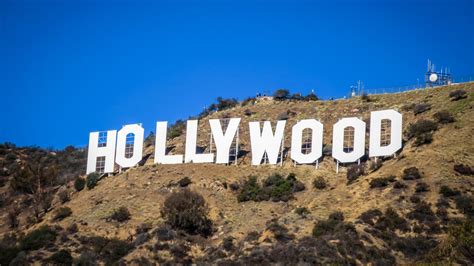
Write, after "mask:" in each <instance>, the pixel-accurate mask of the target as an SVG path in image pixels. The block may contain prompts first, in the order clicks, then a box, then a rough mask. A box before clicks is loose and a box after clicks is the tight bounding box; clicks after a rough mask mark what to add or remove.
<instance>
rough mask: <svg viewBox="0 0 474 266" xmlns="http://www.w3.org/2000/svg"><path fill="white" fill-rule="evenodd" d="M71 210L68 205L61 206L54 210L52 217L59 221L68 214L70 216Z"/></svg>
mask: <svg viewBox="0 0 474 266" xmlns="http://www.w3.org/2000/svg"><path fill="white" fill-rule="evenodd" d="M71 214H72V210H71V208H69V207H61V208H59V209H57V210H56V214H55V215H54V217H53V220H54V221H61V220H63V219H65V218H67V217H69V216H71Z"/></svg>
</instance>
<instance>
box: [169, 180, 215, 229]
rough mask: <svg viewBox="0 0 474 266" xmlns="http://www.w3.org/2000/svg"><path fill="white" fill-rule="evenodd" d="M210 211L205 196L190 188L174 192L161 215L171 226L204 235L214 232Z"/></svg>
mask: <svg viewBox="0 0 474 266" xmlns="http://www.w3.org/2000/svg"><path fill="white" fill-rule="evenodd" d="M208 212H209V209H208V206H207V203H206V201H205V200H204V198H203V197H202V196H201V195H200V194H198V193H197V192H194V191H190V190H188V189H184V190H181V191H177V192H173V193H172V194H171V195H169V196H168V197H167V198H166V200H165V202H164V204H163V207H162V209H161V215H162V216H163V218H164V219H165V221H166V222H167V223H168V224H169V225H170V226H171V227H173V228H175V229H179V230H183V231H186V232H188V233H190V234H200V235H203V236H209V235H211V234H212V221H211V220H210V219H209V218H208Z"/></svg>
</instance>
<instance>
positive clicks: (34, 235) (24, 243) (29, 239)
mask: <svg viewBox="0 0 474 266" xmlns="http://www.w3.org/2000/svg"><path fill="white" fill-rule="evenodd" d="M57 235H58V234H57V233H56V231H55V230H54V229H53V228H51V227H49V226H47V225H43V226H41V227H40V228H38V229H36V230H33V231H31V232H30V233H28V234H27V235H25V236H24V237H23V238H22V239H21V240H20V248H21V249H22V250H37V249H40V248H43V247H46V246H48V245H51V244H53V243H54V241H55V240H56V236H57Z"/></svg>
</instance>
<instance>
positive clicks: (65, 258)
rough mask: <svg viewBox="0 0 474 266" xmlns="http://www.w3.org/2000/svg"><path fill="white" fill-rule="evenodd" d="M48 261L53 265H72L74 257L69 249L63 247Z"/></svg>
mask: <svg viewBox="0 0 474 266" xmlns="http://www.w3.org/2000/svg"><path fill="white" fill-rule="evenodd" d="M48 261H49V262H50V263H51V264H53V265H72V261H73V258H72V256H71V252H69V250H65V249H61V250H59V251H57V252H55V253H54V254H53V255H51V257H49V258H48Z"/></svg>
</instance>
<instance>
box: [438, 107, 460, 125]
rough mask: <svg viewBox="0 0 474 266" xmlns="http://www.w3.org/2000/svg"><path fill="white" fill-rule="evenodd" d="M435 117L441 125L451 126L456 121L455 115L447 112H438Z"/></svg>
mask: <svg viewBox="0 0 474 266" xmlns="http://www.w3.org/2000/svg"><path fill="white" fill-rule="evenodd" d="M433 117H434V119H436V121H437V122H438V123H440V124H449V123H452V122H454V121H455V119H454V117H453V115H452V114H451V113H450V112H448V111H446V110H443V111H439V112H436V113H435V114H434V115H433Z"/></svg>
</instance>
